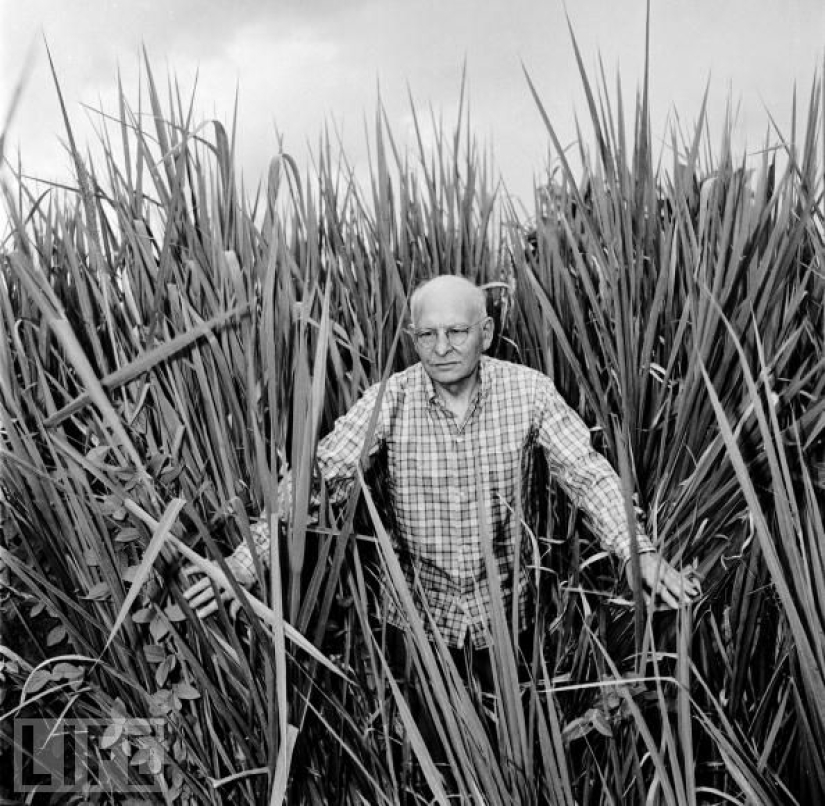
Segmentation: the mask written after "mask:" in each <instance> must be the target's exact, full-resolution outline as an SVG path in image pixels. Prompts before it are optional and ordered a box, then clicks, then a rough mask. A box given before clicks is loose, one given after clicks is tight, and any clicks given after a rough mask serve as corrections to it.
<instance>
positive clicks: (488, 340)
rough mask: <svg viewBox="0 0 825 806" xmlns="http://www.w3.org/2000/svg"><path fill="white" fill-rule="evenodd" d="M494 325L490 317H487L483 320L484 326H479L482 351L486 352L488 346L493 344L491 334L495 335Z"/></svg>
mask: <svg viewBox="0 0 825 806" xmlns="http://www.w3.org/2000/svg"><path fill="white" fill-rule="evenodd" d="M495 329H496V323H495V322H494V321H493V317H492V316H488V317H487V318H486V319H485V320H484V324H483V325H482V326H481V333H482V340H481V345H482V350H483V351H486V350H488V349H489V348H490V345H491V344H492V343H493V334H494V333H495Z"/></svg>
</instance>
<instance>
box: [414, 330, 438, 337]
mask: <svg viewBox="0 0 825 806" xmlns="http://www.w3.org/2000/svg"><path fill="white" fill-rule="evenodd" d="M418 338H419V339H433V338H435V331H434V330H419V331H418Z"/></svg>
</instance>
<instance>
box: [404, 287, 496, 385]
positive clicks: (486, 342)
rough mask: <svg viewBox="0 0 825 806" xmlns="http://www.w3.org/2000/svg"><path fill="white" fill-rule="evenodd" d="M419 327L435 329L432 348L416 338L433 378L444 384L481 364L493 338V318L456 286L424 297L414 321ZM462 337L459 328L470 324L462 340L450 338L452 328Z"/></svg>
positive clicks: (458, 379)
mask: <svg viewBox="0 0 825 806" xmlns="http://www.w3.org/2000/svg"><path fill="white" fill-rule="evenodd" d="M414 326H415V330H416V331H417V332H419V333H420V332H421V331H433V332H434V333H435V337H436V338H435V343H434V344H433V346H432V348H431V349H428V348H427V347H426V346H425V345H422V344H421V343H420V341H419V340H417V341H416V352H417V353H418V357H419V358H420V359H421V363H422V364H423V365H424V369H425V370H426V372H427V374H428V375H429V376H430V378H432V380H433V382H434V383H436V384H439V385H442V386H450V385H452V384H459V383H461V382H462V381H464V380H466V379H467V378H469V377H471V376H472V375H473V374H474V373H475V371H476V369H477V368H478V364H479V361H480V360H481V354H482V353H483V352H484V351H485V350H486V349H487V348H488V347H489V346H490V343H491V342H492V339H493V323H492V319H490V318H489V317H487V316H484V315H482V314H480V313H479V311H478V309H477V307H476V306H474V305H473V304H472V301H471V300H470V299H468V298H467V295H466V293H465V294H462V293H461V292H460V291H456V290H454V289H444V290H443V292H442V291H439V292H438V293H430V294H428V295H427V296H426V297H425V298H424V299H423V300H422V301H421V306H420V309H419V311H418V316H417V319H416V321H415V323H414ZM451 328H452V329H454V333H455V334H456V335H457V336H458V339H455V337H454V340H460V338H461V335H462V334H461V333H459V332H458V331H460V330H463V329H465V328H469V330H468V332H467V336H466V341H464V342H463V343H462V344H452V343H451V342H450V329H451Z"/></svg>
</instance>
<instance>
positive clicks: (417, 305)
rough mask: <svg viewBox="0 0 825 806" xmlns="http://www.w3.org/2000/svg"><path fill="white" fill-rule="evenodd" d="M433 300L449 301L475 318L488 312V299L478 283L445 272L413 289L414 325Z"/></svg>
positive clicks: (412, 314)
mask: <svg viewBox="0 0 825 806" xmlns="http://www.w3.org/2000/svg"><path fill="white" fill-rule="evenodd" d="M433 300H438V301H439V303H444V302H445V301H449V302H450V303H453V304H454V305H455V306H457V307H458V308H460V309H464V310H466V311H467V313H468V315H469V316H471V317H472V319H473V320H476V319H480V318H482V317H483V316H485V314H486V313H487V299H486V297H485V296H484V292H483V291H482V290H481V289H480V288H479V287H478V286H477V285H474V284H473V283H471V282H470V281H469V280H468V279H466V278H465V277H458V276H456V275H454V274H443V275H441V276H440V277H435V278H433V279H432V280H428V281H427V282H426V283H424V284H423V285H420V286H419V287H418V288H416V289H415V291H413V295H412V297H411V298H410V315H411V316H412V321H413V325H417V324H418V322H419V321H420V319H421V316H422V314H423V312H424V310H425V309H426V308H427V306H428V304H429V303H431V302H432V301H433Z"/></svg>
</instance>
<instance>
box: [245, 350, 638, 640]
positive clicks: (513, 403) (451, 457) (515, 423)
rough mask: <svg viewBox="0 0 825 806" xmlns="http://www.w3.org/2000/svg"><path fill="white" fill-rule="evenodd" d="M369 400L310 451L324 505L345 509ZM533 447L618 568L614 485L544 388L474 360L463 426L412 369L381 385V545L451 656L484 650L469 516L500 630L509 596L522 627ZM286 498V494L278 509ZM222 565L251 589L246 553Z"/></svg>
mask: <svg viewBox="0 0 825 806" xmlns="http://www.w3.org/2000/svg"><path fill="white" fill-rule="evenodd" d="M378 393H379V386H378V385H375V386H372V387H370V388H369V389H368V390H367V391H366V392H365V394H364V395H363V397H362V398H361V399H360V400H359V401H358V402H357V403H356V404H355V405H354V406H353V407H352V409H351V410H350V411H349V412H348V413H347V414H345V415H344V416H343V417H341V418H340V419H339V420H338V421H337V422H336V424H335V428H334V430H333V431H332V433H330V434H329V435H328V436H327V437H325V438H324V439H323V440H322V441H321V442H320V443H319V445H318V463H319V467H320V471H321V474H322V476H323V478H324V479H325V481H326V483H327V485H328V489H329V492H330V496H331V499H332V501H333V502H343V501H345V500H346V498H347V496H348V495H349V493H350V490H351V488H352V484H353V482H354V477H355V474H356V470H357V467H358V462H359V459H360V457H361V453H362V449H363V447H364V442H365V440H366V439H367V437H368V434H367V431H368V428H369V423H370V419H371V416H372V413H373V410H374V408H375V405H376V402H377V400H378ZM535 446H538V447H540V448H542V449H543V450H544V453H545V455H546V457H547V462H548V467H549V469H550V472H551V474H552V475H553V476H554V477H555V478H556V479H557V480H558V481H559V482H560V483H561V485H562V486H563V487H564V489H565V490H566V492H567V493H568V495H569V496H570V498H571V500H572V501H573V503H575V504H576V505H577V506H578V507H579V508H581V509H582V510H583V511H584V513H585V514H586V515H587V516H588V520H589V523H590V526H591V528H592V529H593V531H594V533H595V534H596V536H597V537H598V538H599V540H600V542H601V544H602V546H603V547H604V548H605V549H606V550H608V551H610V552H612V553H614V554H616V555H618V556H619V557H621V558H622V559H624V560H626V559H628V558H629V556H630V537H629V534H628V530H627V521H626V518H625V504H624V496H623V494H622V490H621V488H620V485H619V479H618V477H617V475H616V473H615V472H614V471H613V469H612V468H611V466H610V464H609V463H608V462H607V460H606V459H605V458H604V457H603V456H601V455H600V454H598V453H597V452H596V451H594V450H593V448H592V447H591V445H590V433H589V431H588V429H587V427H586V426H585V424H584V423H583V422H582V420H581V419H580V418H579V417H578V415H577V414H576V413H575V412H574V411H573V410H572V409H571V408H570V407H569V406H568V405H567V404H566V403H565V402H564V400H563V399H562V397H561V395H560V394H559V393H558V391H557V390H556V388H555V386H554V384H553V382H552V381H551V380H550V379H549V378H548V377H547V376H545V375H543V374H541V373H540V372H537V371H535V370H532V369H528V368H527V367H523V366H519V365H517V364H512V363H509V362H505V361H499V360H497V359H493V358H489V357H487V356H482V359H481V366H480V383H479V386H478V389H477V393H476V396H475V398H474V399H473V401H472V402H471V404H470V407H469V409H468V411H467V414H466V417H465V419H464V422H463V423H460V422H458V420H457V419H456V417H455V416H454V415H453V414H452V412H450V411H449V410H448V409H447V408H446V407H445V406H444V405H442V403H441V401H440V400H439V398H438V396H437V394H436V391H435V388H434V386H433V384H432V381H431V380H430V378H429V376H428V375H427V374H426V372H425V371H424V369H423V367H422V365H421V364H415V365H414V366H412V367H410V368H409V369H407V370H405V371H403V372H399V373H397V374H395V375H393V376H391V377H390V378H389V379H388V381H387V383H386V386H385V389H384V394H383V397H382V398H381V402H380V409H379V413H378V417H377V422H376V427H375V429H374V432H373V434H372V435H371V442H370V445H369V447H368V455H369V456H375V454H376V453H377V452H378V451H379V450H381V449H383V450H384V451H385V455H386V460H387V465H388V471H389V477H390V479H391V483H390V490H389V494H390V496H389V497H390V505H391V510H392V513H393V518H394V523H393V524H392V537H393V540H394V544H395V549H396V551H397V553H398V557H399V561H400V564H401V567H402V569H403V570H404V573H405V575H406V577H407V581H408V583H410V589H411V590H412V591H414V592H418V593H419V594H420V595H421V596H422V597H423V601H420V602H419V607H420V610H421V612H422V615H424V613H427V612H428V613H429V618H432V620H433V622H434V623H435V625H436V626H437V627H438V629H439V631H440V632H441V635H442V637H443V638H444V640H445V641H446V642H447V644H449V645H451V646H462V645H463V644H464V642H465V641H466V640H467V638H469V639H470V640H472V642H473V644H474V645H475V646H479V647H480V646H484V645H486V644H488V643H489V640H490V633H489V613H490V608H491V597H490V588H489V580H488V578H487V572H486V565H485V561H484V554H483V551H482V545H481V539H482V531H481V527H480V525H479V512H481V513H483V514H482V516H481V517H483V518H484V522H485V524H486V534H487V535H489V536H490V538H492V552H493V556H494V559H495V564H496V568H497V572H498V577H499V579H498V581H499V583H500V590H501V593H502V597H503V600H504V605H505V612H506V618H508V620H509V614H510V612H511V608H512V606H513V597H514V595H516V596H517V597H518V600H517V601H518V611H519V625H520V628H521V627H523V626H524V625H525V622H526V617H527V613H526V610H527V602H528V593H529V588H530V579H529V569H530V568H531V567H535V565H536V564H535V562H533V560H532V555H531V548H530V543H529V541H528V540H526V539H524V536H525V529H524V528H523V519H522V517H521V512H522V507H521V504H522V502H523V500H524V499H523V495H524V491H529V490H530V489H531V484H530V482H531V479H530V478H528V477H527V476H528V475H530V473H531V462H530V459H529V457H530V455H531V453H532V449H533V448H534V447H535ZM479 479H480V482H481V483H480V485H479V484H478V480H479ZM289 497H290V496H289V492H288V487H287V490H286V494H285V495H284V499H285V500H286V499H288V498H289ZM285 500H282V506H283V504H284V503H285ZM524 503H529V502H524ZM637 533H638V546H639V550H640V551H653V550H654V549H653V546H652V545H651V543H650V542H649V540H648V539H647V537H646V536H645V535H644V534H643V533H641V531H639V530H638V528H637ZM253 539H254V542H255V544H256V547H257V549H258V550H259V552H260V553H261V555H262V556H263V557H267V556H268V551H269V534H268V531H267V527H266V525H265V522H260V523H258V524H256V525H255V527H254V528H253ZM231 559H232V560H233V563H232V566H233V570H234V569H237V571H238V572H239V577H241V578H245V579H246V580H247V581H250V580H252V579H254V575H253V573H252V558H251V556H250V554H249V551H248V549H247V548H246V545H241V546H240V547H239V548H238V549H237V550H236V551H235V554H234V555H233V557H232V558H231ZM516 576H517V577H518V578H517V579H514V577H516ZM385 598H386V599H387V600H388V601H389V603H390V604H389V612H388V619H389V621H390V622H391V623H395V624H397V625H398V626H402V617H401V614H400V613H399V612H398V610H397V608H396V606H395V605H394V604H393V597H385ZM429 618H428V617H426V616H425V618H424V622H425V624H427V623H428V621H429Z"/></svg>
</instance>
